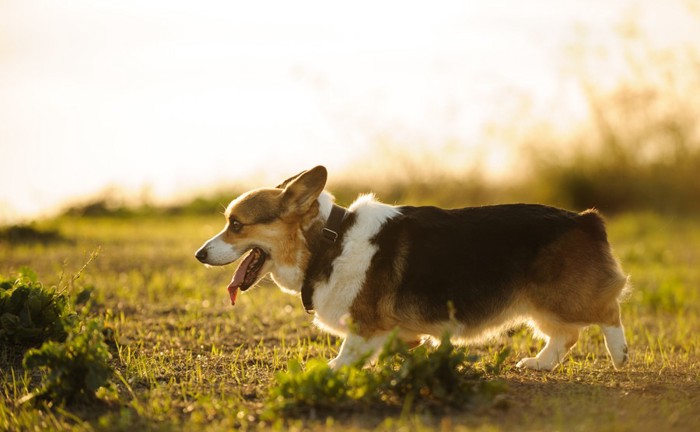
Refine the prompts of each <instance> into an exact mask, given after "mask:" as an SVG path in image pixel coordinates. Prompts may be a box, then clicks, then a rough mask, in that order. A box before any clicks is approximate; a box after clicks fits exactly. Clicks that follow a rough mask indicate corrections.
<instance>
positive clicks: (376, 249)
mask: <svg viewBox="0 0 700 432" xmlns="http://www.w3.org/2000/svg"><path fill="white" fill-rule="evenodd" d="M327 176H328V173H327V171H326V169H325V168H324V167H322V166H317V167H315V168H313V169H310V170H308V171H303V172H301V173H300V174H298V175H296V176H294V177H292V178H290V179H287V180H286V181H284V182H283V183H281V184H280V185H278V186H277V187H274V188H263V189H256V190H252V191H250V192H247V193H245V194H243V195H241V196H240V197H238V198H236V199H235V200H233V201H232V202H231V203H230V204H229V206H228V208H227V209H226V212H225V217H226V225H225V227H224V229H223V230H222V231H221V232H220V233H219V234H217V235H215V236H214V237H213V238H211V239H210V240H209V241H207V242H206V243H205V244H204V245H203V246H202V247H201V248H200V249H199V250H198V251H197V252H196V254H195V257H196V258H197V259H198V260H199V261H201V262H202V263H204V264H207V265H212V266H222V265H226V264H230V263H233V262H234V261H237V260H239V259H240V258H241V257H243V259H242V261H241V263H240V264H239V266H238V269H237V270H236V271H235V273H234V275H233V278H232V280H231V283H230V284H229V285H228V291H229V295H230V298H231V302H232V303H235V301H236V296H237V295H238V292H239V290H240V291H245V290H247V289H248V288H250V287H252V286H254V285H255V284H256V283H257V282H259V281H260V280H261V279H262V278H263V277H264V276H265V275H267V274H270V275H271V277H272V279H273V281H274V282H275V283H276V284H277V285H278V286H279V287H280V288H281V289H282V290H283V291H286V292H288V293H292V294H295V295H300V296H301V298H302V301H303V304H304V307H305V308H306V309H307V311H309V312H310V311H313V313H314V314H315V318H314V322H315V324H317V325H318V326H319V327H320V328H321V329H323V330H326V331H328V332H330V333H332V334H334V335H337V336H339V337H342V338H343V339H344V340H343V343H342V345H341V347H340V350H339V353H338V355H337V357H336V358H334V359H333V360H331V362H330V365H331V367H333V368H338V367H341V366H343V365H348V364H353V363H355V362H357V361H358V360H359V359H361V358H363V356H366V355H368V354H369V355H370V356H371V355H376V354H377V353H378V352H379V351H380V350H381V348H382V347H383V345H384V344H385V342H386V341H387V339H388V337H389V336H390V334H392V333H394V332H396V334H397V336H398V337H399V338H401V339H403V340H405V341H406V342H408V343H417V342H419V341H422V340H426V339H431V338H432V339H439V338H440V337H441V336H442V335H443V333H444V332H445V331H448V332H450V334H451V335H452V336H453V338H454V339H455V340H456V341H464V342H469V341H473V340H478V339H483V338H484V337H485V336H490V335H494V334H496V333H497V332H500V331H503V330H505V329H507V328H510V327H512V326H514V325H517V324H519V323H527V324H529V325H530V326H531V327H532V328H533V329H534V330H535V335H536V336H537V337H541V338H544V339H545V340H546V344H545V346H544V348H543V349H542V350H541V351H540V352H539V353H538V354H537V355H536V356H535V357H528V358H523V359H522V360H520V361H519V362H518V363H517V366H518V367H525V368H531V369H538V370H551V369H553V368H554V367H555V366H557V365H558V364H559V363H560V362H561V361H562V360H563V359H564V357H565V356H566V355H567V353H568V352H569V350H570V349H571V347H572V346H573V345H574V344H575V343H576V341H577V340H578V337H579V332H580V331H581V329H583V328H584V327H586V326H588V325H590V324H598V325H600V326H601V328H602V332H603V336H604V338H605V345H606V347H607V351H608V353H609V355H610V358H611V359H612V363H613V365H614V367H615V368H620V367H622V366H623V365H624V364H625V363H626V362H627V358H628V354H627V342H626V340H625V334H624V329H623V326H622V322H621V320H620V306H619V303H618V298H619V297H620V296H621V293H622V291H623V289H625V287H626V286H627V280H628V277H627V276H626V275H625V274H624V273H623V272H622V270H621V268H620V265H619V263H618V262H617V260H616V259H615V258H614V257H613V254H612V251H611V248H610V245H609V244H608V240H607V234H606V231H605V225H604V221H603V219H602V217H601V216H600V215H599V214H598V212H597V211H595V210H586V211H584V212H582V213H573V212H569V211H566V210H562V209H558V208H554V207H548V206H544V205H535V204H505V205H492V206H483V207H467V208H461V209H451V210H446V209H441V208H438V207H428V206H426V207H411V206H392V205H387V204H382V203H380V202H378V201H377V200H376V199H375V198H374V196H372V195H364V196H360V197H359V198H358V199H357V200H356V201H355V202H354V203H353V204H352V205H351V206H350V207H349V208H347V209H345V208H343V207H340V206H338V205H336V204H335V203H334V198H333V196H332V195H331V194H330V193H328V192H326V191H324V188H325V186H326V180H327Z"/></svg>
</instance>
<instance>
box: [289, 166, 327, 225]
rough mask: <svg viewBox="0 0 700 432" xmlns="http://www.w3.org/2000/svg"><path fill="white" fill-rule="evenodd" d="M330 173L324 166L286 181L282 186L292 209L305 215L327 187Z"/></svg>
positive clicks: (303, 172)
mask: <svg viewBox="0 0 700 432" xmlns="http://www.w3.org/2000/svg"><path fill="white" fill-rule="evenodd" d="M327 179H328V171H327V170H326V168H325V167H323V166H320V165H319V166H317V167H315V168H312V169H310V170H308V171H302V172H301V173H299V174H297V175H296V176H294V177H292V178H290V179H288V180H286V181H285V182H284V183H282V184H281V185H280V186H281V188H283V189H284V192H282V194H283V197H284V199H285V200H286V201H287V203H288V206H289V208H290V209H293V210H296V211H297V212H299V213H305V212H306V211H307V210H309V208H310V207H311V204H313V203H314V201H316V199H318V196H319V195H321V192H323V188H324V187H326V180H327Z"/></svg>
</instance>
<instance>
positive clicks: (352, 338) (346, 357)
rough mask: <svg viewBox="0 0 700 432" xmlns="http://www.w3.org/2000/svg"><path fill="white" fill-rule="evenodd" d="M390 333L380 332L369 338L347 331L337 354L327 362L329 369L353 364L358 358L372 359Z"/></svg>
mask: <svg viewBox="0 0 700 432" xmlns="http://www.w3.org/2000/svg"><path fill="white" fill-rule="evenodd" d="M390 334H391V333H382V334H379V335H376V336H371V337H369V338H363V337H362V336H359V335H356V334H353V333H348V335H347V336H346V337H345V340H344V341H343V344H342V345H341V346H340V352H338V356H336V358H334V359H333V360H331V361H330V362H329V363H328V364H329V366H330V367H331V369H336V370H337V369H339V368H340V367H342V366H345V365H351V364H354V363H356V362H358V361H360V360H363V358H364V360H365V361H371V360H373V359H374V358H375V357H376V356H377V355H378V354H379V352H380V351H381V349H382V348H383V347H384V344H385V343H386V341H387V339H388V338H389V335H390Z"/></svg>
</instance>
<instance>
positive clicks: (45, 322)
mask: <svg viewBox="0 0 700 432" xmlns="http://www.w3.org/2000/svg"><path fill="white" fill-rule="evenodd" d="M75 278H77V275H76V277H75ZM75 278H74V279H75ZM85 292H86V291H83V292H82V293H81V294H83V295H82V296H79V298H78V300H79V301H81V302H84V301H85V298H81V297H85V295H84V293H85ZM103 333H104V326H103V324H102V322H101V321H100V320H98V319H95V318H87V317H85V316H80V315H78V314H77V313H75V312H74V310H73V304H72V302H71V299H70V298H69V296H68V295H67V294H66V292H65V290H59V289H58V288H56V287H51V288H46V287H44V286H43V284H41V283H40V282H39V280H38V277H37V274H36V273H35V272H34V271H32V270H31V269H29V268H23V269H22V270H21V271H20V274H19V275H18V276H17V278H15V279H14V280H13V279H5V280H1V281H0V341H2V342H5V343H6V344H7V345H6V349H11V350H14V351H18V352H19V353H20V354H22V353H24V351H25V350H27V351H26V353H24V359H23V361H22V365H23V366H24V367H25V368H26V369H39V370H41V371H42V372H43V374H42V378H41V383H40V384H39V386H38V388H37V389H36V390H35V391H33V392H30V393H29V394H28V395H26V396H25V397H24V398H22V399H21V400H20V401H21V402H26V401H29V400H32V399H34V398H38V400H49V401H53V402H59V403H63V402H67V403H70V402H73V401H75V400H79V399H83V400H84V399H91V398H95V395H96V392H97V391H98V389H100V388H101V387H104V386H106V385H107V384H108V380H109V378H110V377H111V375H112V372H113V370H112V367H111V366H110V364H109V360H110V359H111V354H110V352H109V348H108V346H107V344H106V343H105V340H104V336H103Z"/></svg>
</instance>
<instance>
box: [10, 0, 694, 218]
mask: <svg viewBox="0 0 700 432" xmlns="http://www.w3.org/2000/svg"><path fill="white" fill-rule="evenodd" d="M691 3H692V2H691ZM691 3H688V2H683V1H678V2H668V3H666V4H663V5H661V6H658V5H657V4H658V2H654V1H651V0H638V1H632V0H629V1H621V2H616V3H615V5H611V4H610V3H609V2H603V1H584V0H577V1H575V2H566V4H563V3H561V2H557V1H555V0H538V1H532V2H527V3H526V4H525V3H524V2H517V1H512V0H500V1H494V2H462V1H449V2H444V3H440V4H439V5H431V6H430V7H427V6H426V5H425V4H424V3H423V2H388V3H384V2H369V1H365V2H353V3H352V4H348V5H345V6H335V5H331V4H328V2H322V1H307V2H293V3H289V2H255V3H246V4H245V5H243V4H240V3H235V2H224V1H221V2H218V1H217V2H207V3H206V4H203V3H195V2H186V1H165V0H163V1H150V2H143V1H137V0H133V1H120V2H109V1H88V0H80V1H72V2H62V1H48V2H35V1H24V2H10V1H0V223H3V222H7V221H14V220H18V219H22V218H32V217H37V216H41V215H46V214H51V213H53V212H56V211H57V210H59V209H60V208H62V207H63V206H64V205H65V204H66V202H70V201H76V200H79V199H81V198H85V197H88V196H94V195H96V194H99V193H102V192H103V191H105V190H107V189H109V188H113V189H114V188H117V189H119V190H121V191H122V192H123V193H124V194H127V195H128V194H132V195H138V194H143V193H144V191H147V192H148V193H149V194H151V195H152V197H153V198H154V199H156V200H172V199H176V198H184V197H187V196H191V195H193V194H195V193H202V192H203V191H206V190H207V189H209V188H220V187H221V186H223V185H228V184H235V183H237V182H242V183H244V184H246V185H248V184H251V183H255V182H260V183H262V182H268V181H276V180H280V179H282V178H284V176H286V175H291V174H294V173H295V172H298V171H299V170H301V169H305V168H308V167H311V166H315V165H319V164H323V165H326V166H327V167H328V168H329V170H330V171H331V175H332V176H334V175H335V176H348V175H350V173H351V172H357V168H358V167H361V166H370V167H372V169H374V170H381V167H382V165H383V164H384V163H385V161H383V160H381V158H382V157H386V156H387V151H386V150H387V148H390V149H393V151H402V150H405V151H406V152H407V153H409V154H420V152H433V153H438V154H432V157H433V158H434V160H437V161H439V160H440V154H439V152H441V151H443V150H444V149H445V148H447V147H449V148H450V149H451V150H450V152H449V154H447V153H446V154H445V156H446V157H445V159H449V160H445V161H444V166H442V168H443V169H445V170H453V171H454V170H458V169H459V167H460V166H461V164H465V165H466V164H468V163H469V162H470V161H473V160H478V162H479V163H480V164H482V165H483V166H484V171H485V172H486V173H487V174H489V175H492V176H494V177H498V176H501V175H504V173H505V172H506V171H507V168H508V167H509V166H511V165H512V164H513V163H514V162H515V161H517V158H518V154H517V152H516V151H515V149H514V148H513V147H512V145H513V144H509V143H508V142H506V141H504V140H497V139H491V140H489V139H488V130H489V128H491V127H493V126H494V125H496V127H498V126H499V125H502V123H505V124H506V125H507V124H508V122H512V121H513V120H514V119H516V118H517V119H518V120H520V119H519V118H518V116H519V114H520V113H521V112H523V113H526V114H528V115H532V116H539V117H542V118H549V119H550V120H552V121H553V122H556V123H559V124H566V122H567V121H571V122H573V121H576V120H577V119H578V118H580V117H583V116H585V115H586V105H585V100H583V96H582V94H581V89H580V83H579V82H578V78H579V77H578V76H577V75H576V73H575V72H576V71H573V72H572V71H571V70H568V69H567V68H570V67H571V65H570V64H569V63H567V61H568V60H567V59H566V58H564V57H565V54H566V52H567V49H570V47H571V46H572V45H575V44H577V43H581V42H583V43H587V44H590V47H593V48H596V47H600V46H606V47H607V46H610V45H612V44H614V43H615V40H616V39H615V38H616V37H619V33H620V31H621V30H620V27H621V26H622V25H624V23H625V22H628V21H630V20H632V21H633V22H634V23H635V24H638V25H639V28H640V29H641V31H643V32H645V34H646V35H648V37H649V39H650V41H652V42H653V43H655V44H659V45H660V46H665V45H668V46H673V45H675V44H690V43H691V41H693V40H695V41H696V42H695V43H696V45H697V44H698V43H700V31H698V29H697V28H694V27H692V24H693V21H692V20H687V19H685V18H686V17H685V15H686V14H687V13H688V9H687V7H689V6H688V5H689V4H691ZM696 6H697V5H696ZM695 23H696V22H695ZM693 32H694V33H693ZM611 49H613V48H611ZM613 63H614V62H610V63H607V64H606V67H609V65H610V64H613ZM593 72H594V73H597V72H599V71H593ZM606 72H611V71H606ZM614 74H615V73H614V72H612V73H610V74H608V73H606V74H601V76H600V81H601V82H600V84H605V80H606V79H611V78H612V77H611V76H612V75H614ZM380 142H385V144H384V145H383V147H382V145H379V144H378V143H380ZM386 143H388V144H386ZM378 146H379V147H380V148H379V150H377V147H378Z"/></svg>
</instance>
